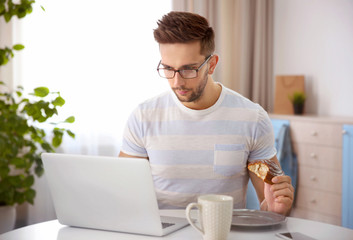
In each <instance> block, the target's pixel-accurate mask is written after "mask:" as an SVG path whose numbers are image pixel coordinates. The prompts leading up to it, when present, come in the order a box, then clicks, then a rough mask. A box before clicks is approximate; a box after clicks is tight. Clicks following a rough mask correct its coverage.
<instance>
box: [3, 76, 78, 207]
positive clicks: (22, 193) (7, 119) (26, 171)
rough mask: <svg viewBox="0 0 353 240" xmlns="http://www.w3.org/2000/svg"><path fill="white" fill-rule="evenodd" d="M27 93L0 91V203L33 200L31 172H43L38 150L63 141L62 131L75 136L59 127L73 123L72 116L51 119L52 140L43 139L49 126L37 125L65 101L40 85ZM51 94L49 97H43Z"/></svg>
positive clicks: (40, 150) (39, 173)
mask: <svg viewBox="0 0 353 240" xmlns="http://www.w3.org/2000/svg"><path fill="white" fill-rule="evenodd" d="M0 84H1V85H3V82H0ZM14 95H15V96H14ZM30 96H32V98H27V97H23V89H22V88H21V87H19V88H18V89H17V91H16V92H15V93H11V92H7V91H0V205H13V204H15V203H19V204H21V203H23V202H25V201H26V202H29V203H32V204H33V200H34V197H35V190H34V189H33V188H32V186H33V184H34V173H35V174H36V175H37V176H38V177H39V176H41V175H42V174H43V166H42V161H41V157H40V154H41V152H43V151H45V152H53V151H54V148H56V147H58V146H60V144H61V143H62V138H63V135H64V133H65V132H66V133H67V134H68V135H69V136H71V137H73V138H74V137H75V135H74V133H73V132H71V131H70V130H68V129H65V128H59V127H58V124H62V123H73V122H74V121H75V118H74V117H73V116H71V117H69V118H67V119H66V120H65V121H63V122H52V123H50V126H52V125H53V127H51V128H52V129H51V131H52V137H51V138H52V139H51V141H48V140H47V139H46V138H47V134H46V131H45V129H49V126H47V127H45V128H40V127H39V125H41V124H43V123H44V122H46V121H47V120H48V119H51V118H52V117H54V116H55V115H57V114H58V110H57V108H58V107H61V106H63V105H64V104H65V100H64V99H63V98H62V97H61V96H60V93H59V92H49V89H48V88H46V87H39V88H36V89H34V93H32V94H30ZM50 96H51V99H50V100H46V99H45V98H50ZM48 125H49V124H48Z"/></svg>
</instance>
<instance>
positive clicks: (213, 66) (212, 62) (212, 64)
mask: <svg viewBox="0 0 353 240" xmlns="http://www.w3.org/2000/svg"><path fill="white" fill-rule="evenodd" d="M218 58H219V57H218V55H216V54H215V55H213V56H212V57H211V59H210V60H209V64H210V67H209V69H208V74H213V72H214V70H215V69H216V66H217V63H218Z"/></svg>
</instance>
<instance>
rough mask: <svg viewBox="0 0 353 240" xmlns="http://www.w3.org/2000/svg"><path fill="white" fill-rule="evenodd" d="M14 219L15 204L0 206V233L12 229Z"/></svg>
mask: <svg viewBox="0 0 353 240" xmlns="http://www.w3.org/2000/svg"><path fill="white" fill-rule="evenodd" d="M15 220H16V207H15V206H0V223H1V224H0V234H2V233H5V232H8V231H11V230H13V229H14V227H15Z"/></svg>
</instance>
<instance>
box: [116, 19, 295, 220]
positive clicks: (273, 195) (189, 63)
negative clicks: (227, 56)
mask: <svg viewBox="0 0 353 240" xmlns="http://www.w3.org/2000/svg"><path fill="white" fill-rule="evenodd" d="M154 37H155V39H156V41H157V42H158V43H159V48H160V54H161V61H160V62H159V64H158V68H157V70H158V73H159V75H160V76H161V77H163V78H165V79H166V81H168V82H169V84H170V87H171V91H168V92H165V93H163V94H161V95H159V96H157V97H155V98H152V99H150V100H147V101H146V102H144V103H142V104H140V105H139V106H138V107H137V109H135V110H134V112H133V113H132V115H131V116H130V118H129V120H128V123H127V126H126V129H125V133H124V139H123V146H122V149H121V152H120V154H119V156H121V157H143V158H146V159H148V160H149V161H150V164H151V169H152V174H153V177H154V182H155V188H156V193H157V198H158V202H159V206H160V208H185V207H186V206H187V204H188V203H190V202H195V201H196V200H197V197H198V196H199V195H202V194H227V195H231V196H233V198H234V207H235V208H244V207H245V197H246V190H247V184H248V180H249V176H250V178H251V181H252V183H253V185H254V187H255V189H256V192H257V195H258V198H259V201H260V203H261V209H262V210H268V211H273V212H277V213H280V214H289V212H290V209H291V206H292V202H293V187H292V185H291V179H290V177H289V176H278V177H275V178H273V183H274V184H273V185H269V184H267V183H266V184H264V183H263V181H262V180H261V179H260V178H258V177H256V176H255V175H254V174H253V173H249V172H248V170H247V164H248V163H249V162H252V161H254V160H259V159H271V160H272V161H275V162H276V163H277V164H278V160H277V158H276V150H275V147H274V136H273V130H272V125H271V121H270V119H269V117H268V115H267V113H266V112H265V111H264V110H263V109H262V108H261V107H260V106H259V105H258V104H255V103H253V102H251V101H250V100H248V99H246V98H245V97H243V96H241V95H239V94H238V93H236V92H234V91H232V90H230V89H228V88H226V87H225V86H223V85H222V84H220V83H217V82H215V81H214V80H213V79H212V74H213V72H214V70H215V68H216V65H217V62H218V56H217V55H215V54H214V49H215V44H214V32H213V29H212V28H211V27H209V24H208V22H207V20H206V19H205V18H203V17H202V16H200V15H197V14H192V13H187V12H170V13H169V14H167V15H165V16H163V18H162V19H161V20H160V21H159V22H158V28H157V29H155V30H154Z"/></svg>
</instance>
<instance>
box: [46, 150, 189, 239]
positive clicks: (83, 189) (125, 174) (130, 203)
mask: <svg viewBox="0 0 353 240" xmlns="http://www.w3.org/2000/svg"><path fill="white" fill-rule="evenodd" d="M42 160H43V165H44V170H45V173H46V177H47V179H48V184H49V188H50V192H51V194H52V198H53V202H54V208H55V211H56V214H57V218H58V220H59V222H60V223H61V224H64V225H69V226H75V227H84V228H92V229H101V230H110V231H119V232H128V233H137V234H146V235H156V236H162V235H165V234H167V233H170V232H172V231H175V230H177V229H179V228H181V227H183V226H186V225H187V221H186V220H185V219H177V222H172V223H171V224H168V225H170V227H167V228H165V229H163V227H162V222H161V217H160V215H159V209H158V204H157V198H156V194H155V191H154V184H153V179H152V175H151V170H150V166H149V162H148V161H147V160H146V159H142V158H120V157H102V156H87V155H71V154H59V153H43V154H42ZM173 220H174V219H173ZM169 221H172V219H169Z"/></svg>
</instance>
